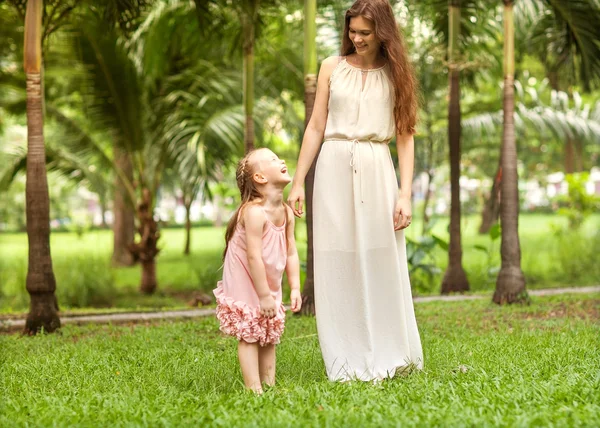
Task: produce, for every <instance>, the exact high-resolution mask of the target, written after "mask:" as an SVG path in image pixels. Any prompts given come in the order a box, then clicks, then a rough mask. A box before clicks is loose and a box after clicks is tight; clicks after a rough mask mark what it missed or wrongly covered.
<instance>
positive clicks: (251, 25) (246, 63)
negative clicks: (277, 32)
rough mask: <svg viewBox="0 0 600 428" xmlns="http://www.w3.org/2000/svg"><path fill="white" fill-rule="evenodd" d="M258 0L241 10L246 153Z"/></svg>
mask: <svg viewBox="0 0 600 428" xmlns="http://www.w3.org/2000/svg"><path fill="white" fill-rule="evenodd" d="M259 2H260V0H251V1H250V2H249V3H248V10H246V11H244V12H242V31H243V35H244V40H243V51H244V59H243V73H244V83H243V84H244V93H243V97H244V114H245V116H246V126H245V127H244V147H245V151H246V153H248V152H249V151H250V150H252V149H254V42H255V25H256V17H257V13H258V4H259Z"/></svg>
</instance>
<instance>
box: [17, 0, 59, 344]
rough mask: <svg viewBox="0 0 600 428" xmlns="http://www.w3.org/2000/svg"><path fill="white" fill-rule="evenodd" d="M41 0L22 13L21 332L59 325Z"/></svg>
mask: <svg viewBox="0 0 600 428" xmlns="http://www.w3.org/2000/svg"><path fill="white" fill-rule="evenodd" d="M43 6H44V4H43V1H42V0H29V1H28V3H27V12H26V16H25V43H24V55H23V58H24V67H25V74H26V78H27V185H26V190H25V192H26V194H27V204H26V210H27V238H28V241H29V262H28V264H27V291H28V292H29V295H30V299H31V300H30V306H29V313H28V314H27V320H26V322H25V332H26V333H29V334H35V333H37V332H38V331H39V330H41V329H44V330H45V331H48V332H53V331H54V330H56V329H57V328H59V327H60V318H59V317H58V302H57V301H56V295H55V291H56V279H55V278H54V272H53V270H52V256H51V253H50V201H49V196H48V181H47V178H46V152H45V147H44V114H43V97H42V79H43V78H42V75H41V73H42V13H43Z"/></svg>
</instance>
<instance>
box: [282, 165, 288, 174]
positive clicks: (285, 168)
mask: <svg viewBox="0 0 600 428" xmlns="http://www.w3.org/2000/svg"><path fill="white" fill-rule="evenodd" d="M281 172H282V173H284V174H285V173H286V172H287V166H284V167H283V168H281Z"/></svg>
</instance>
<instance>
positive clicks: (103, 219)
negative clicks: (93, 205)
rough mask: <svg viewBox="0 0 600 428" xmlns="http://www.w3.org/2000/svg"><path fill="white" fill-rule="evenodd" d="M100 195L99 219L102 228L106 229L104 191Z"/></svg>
mask: <svg viewBox="0 0 600 428" xmlns="http://www.w3.org/2000/svg"><path fill="white" fill-rule="evenodd" d="M99 197H100V211H101V212H100V220H101V222H102V223H101V225H100V227H102V229H108V223H107V222H106V210H107V208H106V192H104V194H102V195H99Z"/></svg>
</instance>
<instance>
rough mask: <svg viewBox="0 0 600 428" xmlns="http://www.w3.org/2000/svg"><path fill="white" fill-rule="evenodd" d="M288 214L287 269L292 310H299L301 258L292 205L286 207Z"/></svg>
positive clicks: (300, 302)
mask: <svg viewBox="0 0 600 428" xmlns="http://www.w3.org/2000/svg"><path fill="white" fill-rule="evenodd" d="M286 216H287V230H286V235H287V242H288V246H287V261H286V265H285V271H286V273H287V278H288V283H289V284H290V288H291V290H292V292H291V296H290V297H291V299H290V300H291V303H292V311H294V312H298V311H299V310H300V308H301V307H302V296H301V294H300V259H299V258H298V249H297V248H296V238H295V237H294V224H295V219H294V214H293V212H292V209H291V208H290V207H286Z"/></svg>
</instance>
